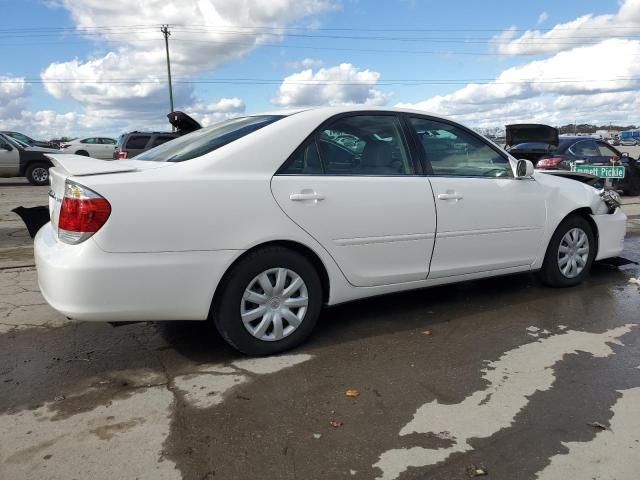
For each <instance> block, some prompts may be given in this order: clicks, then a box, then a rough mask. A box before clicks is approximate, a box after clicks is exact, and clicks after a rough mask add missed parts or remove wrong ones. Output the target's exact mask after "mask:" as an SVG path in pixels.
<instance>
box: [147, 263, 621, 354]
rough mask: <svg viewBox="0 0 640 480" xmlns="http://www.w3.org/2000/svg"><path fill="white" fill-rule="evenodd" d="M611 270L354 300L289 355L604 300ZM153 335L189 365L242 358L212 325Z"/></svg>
mask: <svg viewBox="0 0 640 480" xmlns="http://www.w3.org/2000/svg"><path fill="white" fill-rule="evenodd" d="M626 279H627V275H625V273H624V272H623V271H621V270H619V269H617V268H613V267H607V266H603V265H598V264H595V265H594V267H593V269H592V273H591V274H590V276H589V277H588V279H587V280H586V281H585V282H584V283H583V284H581V285H579V286H577V287H573V288H569V289H558V288H550V287H546V286H544V285H541V284H540V283H539V282H538V280H537V279H536V278H535V276H534V275H532V274H515V275H508V276H501V277H494V278H489V279H482V280H474V281H468V282H463V283H456V284H450V285H443V286H439V287H431V288H423V289H418V290H412V291H408V292H401V293H394V294H389V295H384V296H379V297H373V298H368V299H364V300H358V301H354V302H350V303H346V304H341V305H338V306H334V307H327V308H325V309H324V310H323V311H322V314H321V316H320V319H319V321H318V325H317V326H316V328H315V330H314V332H313V333H312V335H311V337H310V338H309V339H308V340H307V341H306V342H305V343H303V344H302V345H301V346H299V347H297V348H296V349H294V350H293V351H292V352H295V353H312V354H313V353H315V352H318V351H321V350H322V349H324V348H326V347H327V346H329V345H340V344H344V343H349V342H354V341H360V340H363V339H367V338H375V337H378V336H383V335H388V334H395V333H398V332H407V331H411V330H416V331H417V330H424V329H434V330H435V329H437V328H438V326H439V325H442V324H446V323H447V322H452V321H455V320H458V319H462V318H464V317H466V316H470V315H476V314H482V315H484V316H487V317H488V318H492V319H497V320H496V321H506V320H505V319H504V316H503V315H502V314H501V312H502V311H503V310H505V309H509V310H510V311H518V310H519V309H523V310H524V309H525V305H527V304H531V303H532V302H533V303H537V302H542V303H544V304H546V305H554V304H557V302H561V301H563V299H564V297H566V296H567V295H572V296H576V295H577V296H590V297H592V296H593V295H594V293H593V292H594V291H598V292H601V294H602V295H605V291H608V290H609V289H610V288H611V287H612V286H613V285H615V284H621V283H624V282H626V281H627V280H626ZM155 328H156V329H157V332H158V333H159V334H160V335H161V336H162V338H163V339H164V340H165V341H166V342H167V347H165V348H172V349H174V350H175V351H176V352H177V353H179V354H180V355H181V356H183V357H185V358H187V359H189V360H190V361H193V362H195V363H224V362H229V361H234V360H237V359H240V358H245V356H244V355H243V354H241V353H239V352H237V351H236V350H235V349H233V348H232V347H230V346H229V345H228V344H227V343H226V342H225V341H224V339H223V338H222V337H221V336H220V335H219V334H218V332H217V331H216V329H215V327H214V326H213V324H212V322H184V321H175V322H157V323H156V324H155Z"/></svg>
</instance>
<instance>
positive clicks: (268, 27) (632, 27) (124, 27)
mask: <svg viewBox="0 0 640 480" xmlns="http://www.w3.org/2000/svg"><path fill="white" fill-rule="evenodd" d="M163 25H164V24H161V23H148V24H131V25H94V26H74V27H32V26H28V27H26V26H25V27H13V28H0V33H2V32H27V31H93V30H95V31H100V30H129V31H130V30H131V29H132V28H148V29H157V28H159V27H162V26H163ZM167 26H168V27H170V28H174V29H175V28H201V29H225V28H227V29H228V28H232V29H254V30H301V31H349V32H354V31H358V32H416V33H418V32H460V33H464V32H504V31H509V32H550V31H565V30H567V31H575V30H576V29H575V28H574V27H564V28H563V27H552V28H504V27H497V28H447V27H440V28H376V27H369V28H357V27H331V28H329V27H311V26H295V25H291V26H274V25H233V26H220V25H204V24H180V23H173V24H167ZM579 29H580V30H581V31H585V30H596V31H597V30H620V29H630V30H638V26H637V25H611V26H608V27H589V26H580V28H579Z"/></svg>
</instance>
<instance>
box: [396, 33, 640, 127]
mask: <svg viewBox="0 0 640 480" xmlns="http://www.w3.org/2000/svg"><path fill="white" fill-rule="evenodd" d="M638 56H640V41H632V40H619V39H611V40H606V41H604V42H601V43H599V44H597V45H590V46H586V47H580V48H574V49H573V50H570V51H566V52H560V53H557V54H556V55H554V56H552V57H550V58H548V59H545V60H538V61H533V62H529V63H527V64H524V65H522V66H518V67H512V68H509V69H507V70H505V71H503V72H502V73H501V74H500V75H499V76H498V77H497V78H496V79H495V80H494V81H492V82H490V83H488V84H477V83H472V84H468V85H466V86H465V87H463V88H461V89H459V90H457V91H455V92H453V93H450V94H448V95H438V96H435V97H432V98H429V99H427V100H425V101H422V102H418V103H415V104H403V106H408V107H412V108H417V109H419V110H426V111H431V112H436V113H439V114H443V115H449V116H452V117H455V118H456V119H457V120H459V121H462V122H465V123H469V124H472V125H474V126H479V127H485V126H492V125H496V124H501V125H504V124H506V123H510V122H512V121H520V122H524V121H534V122H542V123H550V124H552V125H553V124H559V123H564V122H573V121H574V120H578V121H585V122H593V123H607V122H609V121H622V122H624V123H629V122H634V121H636V119H637V112H638V107H639V106H640V98H639V97H638V95H637V90H638V88H640V80H639V79H640V63H639V62H629V61H627V60H628V59H629V58H634V57H638ZM593 59H598V61H597V62H594V61H593Z"/></svg>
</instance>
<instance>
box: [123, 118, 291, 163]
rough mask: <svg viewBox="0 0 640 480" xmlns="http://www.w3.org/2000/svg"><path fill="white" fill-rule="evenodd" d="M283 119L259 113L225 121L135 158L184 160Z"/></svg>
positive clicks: (167, 160) (198, 155) (165, 160)
mask: <svg viewBox="0 0 640 480" xmlns="http://www.w3.org/2000/svg"><path fill="white" fill-rule="evenodd" d="M281 118H283V116H282V115H258V116H255V117H241V118H234V119H231V120H226V121H224V122H220V123H216V124H215V125H212V126H211V127H207V128H201V129H200V130H196V131H195V132H192V133H189V134H187V135H184V136H182V137H179V138H176V139H175V140H174V141H172V142H167V143H165V144H163V145H160V146H159V147H155V148H152V149H151V150H148V151H146V152H144V153H143V154H142V155H138V156H137V157H136V160H147V161H152V162H183V161H185V160H191V159H192V158H197V157H201V156H202V155H206V154H207V153H210V152H212V151H214V150H216V149H218V148H220V147H223V146H225V145H228V144H229V143H231V142H234V141H235V140H238V139H239V138H242V137H244V136H246V135H249V134H251V133H253V132H255V131H256V130H260V129H261V128H264V127H266V126H267V125H270V124H272V123H273V122H276V121H278V120H280V119H281Z"/></svg>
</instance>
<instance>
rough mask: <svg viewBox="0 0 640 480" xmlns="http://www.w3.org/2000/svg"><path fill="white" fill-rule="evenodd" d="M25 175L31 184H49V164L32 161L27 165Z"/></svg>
mask: <svg viewBox="0 0 640 480" xmlns="http://www.w3.org/2000/svg"><path fill="white" fill-rule="evenodd" d="M25 177H26V178H27V180H29V183H30V184H31V185H37V186H41V185H48V184H49V165H47V164H46V163H40V162H37V163H32V164H30V165H29V166H28V167H27V171H26V172H25Z"/></svg>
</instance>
